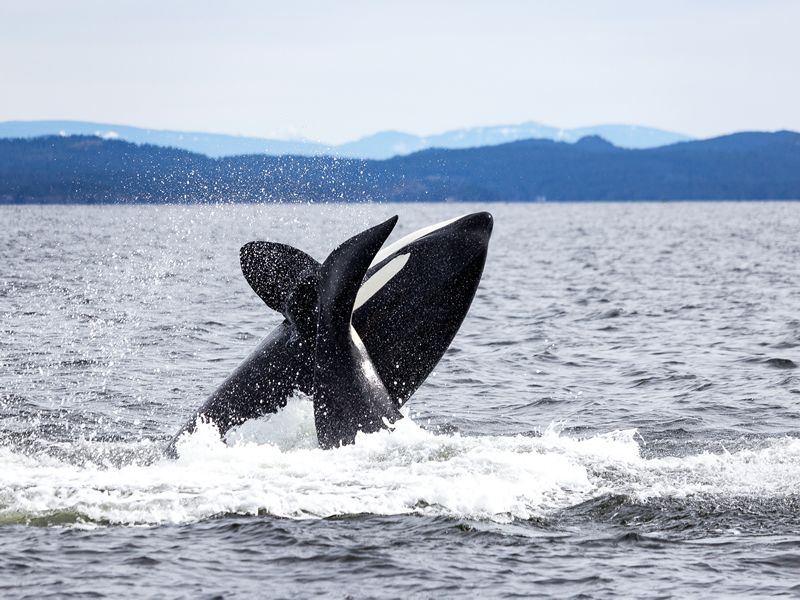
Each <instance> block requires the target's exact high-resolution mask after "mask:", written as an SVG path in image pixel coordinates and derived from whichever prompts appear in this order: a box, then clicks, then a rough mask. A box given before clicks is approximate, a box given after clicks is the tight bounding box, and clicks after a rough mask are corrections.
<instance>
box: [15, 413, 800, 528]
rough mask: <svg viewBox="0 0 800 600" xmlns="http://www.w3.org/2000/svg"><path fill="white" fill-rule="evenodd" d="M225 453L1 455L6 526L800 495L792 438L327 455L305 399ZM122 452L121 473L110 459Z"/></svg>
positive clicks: (490, 441) (463, 439) (87, 448)
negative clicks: (683, 445)
mask: <svg viewBox="0 0 800 600" xmlns="http://www.w3.org/2000/svg"><path fill="white" fill-rule="evenodd" d="M227 442H228V443H227V444H226V443H225V442H223V441H222V440H220V438H219V436H218V434H217V432H216V430H215V429H214V427H213V426H212V425H209V424H200V426H199V427H198V428H197V430H196V431H195V432H194V433H193V434H192V435H189V436H185V437H184V438H183V439H182V440H180V442H179V444H178V451H179V458H178V459H177V460H167V459H162V458H160V457H158V455H157V446H156V445H155V444H153V443H139V444H126V443H121V442H86V441H83V442H76V443H74V446H75V448H74V450H75V452H73V453H72V454H71V455H70V456H68V457H67V456H64V455H59V456H53V455H49V454H45V453H38V454H34V455H31V454H26V453H24V452H21V451H19V449H15V448H12V447H9V446H4V447H0V524H4V523H5V524H9V523H27V524H31V525H72V526H79V525H84V526H85V525H94V526H97V525H115V524H116V525H158V524H180V523H192V522H197V521H201V520H205V519H210V518H214V517H217V516H220V515H228V514H241V515H273V516H277V517H283V518H290V519H308V518H327V517H336V516H344V515H358V514H365V513H366V514H378V515H401V514H421V515H430V516H445V517H452V518H458V519H470V520H477V521H492V522H500V523H508V522H512V521H515V520H536V521H540V520H542V519H548V518H552V517H553V516H554V515H558V514H559V513H562V512H563V511H569V510H572V511H576V510H577V511H579V510H580V508H579V507H585V506H587V505H588V506H595V504H597V503H601V504H602V506H606V505H608V504H609V501H608V500H607V499H609V498H610V499H617V498H623V499H625V500H624V501H623V502H629V503H644V504H647V503H650V504H651V505H657V504H658V502H660V501H664V500H665V499H666V500H669V499H700V500H704V501H708V500H709V499H711V500H712V501H715V502H718V503H719V502H723V501H725V499H738V500H737V501H741V499H742V498H744V499H748V498H749V499H753V500H759V499H761V500H763V499H771V500H775V499H778V500H780V499H782V498H796V497H797V496H799V495H800V440H798V439H796V438H791V437H785V438H771V439H768V440H762V442H761V444H760V445H759V447H757V448H750V449H741V450H738V451H736V452H733V453H731V452H728V451H726V450H725V449H724V448H723V449H721V450H720V451H719V452H703V453H700V454H694V455H689V456H682V457H669V456H668V457H658V458H645V457H643V456H642V453H641V444H642V440H641V437H640V436H639V434H638V432H637V431H636V430H635V429H629V430H619V431H612V432H609V433H606V434H603V435H596V436H593V437H587V438H578V437H570V436H568V435H565V434H564V433H563V431H562V430H561V429H560V427H558V426H555V425H554V426H551V427H549V428H548V429H547V430H546V431H544V432H542V434H541V435H539V436H523V435H519V436H462V435H460V434H458V433H448V434H443V433H434V432H431V431H426V430H424V429H422V428H421V427H419V426H418V425H417V424H416V423H414V422H413V421H412V420H411V419H409V418H406V419H403V420H401V421H399V422H398V423H397V427H396V429H395V431H393V432H379V433H374V434H370V435H359V436H358V438H357V440H356V444H355V445H352V446H347V447H343V448H338V449H334V450H327V451H323V450H320V449H319V448H317V445H316V436H315V432H314V423H313V410H312V407H311V403H310V402H308V401H307V400H306V399H303V398H295V399H293V400H292V401H290V402H289V404H288V405H287V407H286V408H285V409H284V410H283V411H281V412H280V413H278V414H277V415H273V416H272V417H268V418H265V419H261V420H258V421H253V422H250V423H247V424H245V425H244V426H242V427H240V428H238V429H236V430H233V431H232V432H230V433H229V435H228V439H227ZM120 455H122V456H126V457H127V460H126V462H124V463H123V464H120V463H119V461H115V460H111V459H108V458H104V457H108V456H120ZM614 502H616V501H612V502H611V504H614ZM792 505H794V502H792ZM576 507H577V508H576ZM593 510H598V509H597V508H596V507H595V508H594V509H593ZM615 510H616V509H615ZM601 512H602V511H601ZM603 514H605V513H603ZM606 516H608V515H607V514H606Z"/></svg>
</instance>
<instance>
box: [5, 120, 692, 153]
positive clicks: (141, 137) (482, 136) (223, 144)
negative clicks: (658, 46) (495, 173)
mask: <svg viewBox="0 0 800 600" xmlns="http://www.w3.org/2000/svg"><path fill="white" fill-rule="evenodd" d="M47 135H64V136H70V135H91V136H97V137H101V138H105V139H119V140H124V141H127V142H134V143H136V144H153V145H154V146H163V147H168V148H181V149H183V150H188V151H190V152H196V153H198V154H204V155H206V156H210V157H212V158H219V157H223V156H236V155H240V154H269V155H272V156H285V155H290V154H291V155H296V156H322V155H329V156H337V157H341V158H362V159H376V160H380V159H385V158H391V157H392V156H401V155H406V154H411V153H413V152H418V151H420V150H425V149H428V148H450V149H455V148H474V147H479V146H494V145H498V144H505V143H508V142H515V141H518V140H524V139H533V138H537V139H550V140H557V141H564V142H576V141H578V140H579V139H580V138H582V137H585V136H587V135H599V136H601V137H602V138H604V139H605V140H607V141H609V142H611V143H612V144H614V145H616V146H619V147H622V148H653V147H657V146H664V145H667V144H673V143H675V142H681V141H687V140H689V139H690V138H689V137H687V136H685V135H681V134H679V133H673V132H671V131H664V130H661V129H654V128H651V127H640V126H636V125H598V126H596V127H580V128H577V129H559V128H556V127H550V126H548V125H541V124H539V123H533V122H529V123H522V124H519V125H497V126H493V127H471V128H465V129H456V130H453V131H447V132H445V133H440V134H437V135H431V136H418V135H413V134H410V133H403V132H400V131H383V132H380V133H375V134H373V135H369V136H366V137H363V138H360V139H358V140H355V141H352V142H347V143H344V144H340V145H327V144H322V143H318V142H313V141H309V140H276V139H266V138H256V137H246V136H235V135H225V134H219V133H199V132H186V131H169V130H160V129H144V128H140V127H130V126H128V125H114V124H110V123H92V122H84V121H4V122H0V138H32V137H40V136H47Z"/></svg>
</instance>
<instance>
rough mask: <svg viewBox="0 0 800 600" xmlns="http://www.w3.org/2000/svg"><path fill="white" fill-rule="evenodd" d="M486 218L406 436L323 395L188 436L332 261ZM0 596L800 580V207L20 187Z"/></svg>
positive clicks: (595, 594)
mask: <svg viewBox="0 0 800 600" xmlns="http://www.w3.org/2000/svg"><path fill="white" fill-rule="evenodd" d="M484 209H487V210H490V211H491V212H492V213H493V215H494V217H495V228H494V234H493V237H492V242H491V245H490V249H489V258H488V260H487V264H486V270H485V273H484V279H483V282H482V284H481V287H480V289H479V290H478V293H477V295H476V298H475V301H474V303H473V306H472V309H471V311H470V313H469V315H468V316H467V319H466V320H465V322H464V325H463V327H462V330H461V331H460V333H459V335H458V336H457V337H456V339H455V341H454V343H453V345H452V347H451V348H450V350H449V351H448V353H447V355H446V356H445V357H444V359H443V360H442V362H441V363H440V365H439V366H438V367H437V369H436V371H435V373H434V374H433V375H432V376H431V377H430V378H429V380H428V381H427V382H426V383H425V384H424V385H423V386H422V387H421V388H420V389H419V391H418V392H417V393H416V394H415V396H414V397H412V399H411V400H410V401H409V403H408V405H407V407H408V410H409V415H408V418H407V419H404V420H402V421H401V422H400V423H399V425H398V427H397V429H396V431H394V432H392V433H388V432H381V433H377V434H373V435H367V436H360V437H359V438H358V440H357V443H356V444H355V445H353V446H349V447H345V448H341V449H336V450H330V451H322V450H320V449H318V448H317V447H316V440H315V432H314V426H313V415H312V411H311V406H310V402H309V400H308V399H307V398H304V397H302V396H301V395H298V396H297V397H295V398H293V399H292V400H291V402H290V403H289V404H288V405H287V407H286V409H284V410H283V411H282V412H281V413H279V414H277V415H274V416H272V417H270V418H265V419H261V420H259V421H256V422H251V423H247V424H245V425H244V426H242V427H240V428H239V429H238V430H235V431H233V432H231V433H230V434H229V436H228V439H227V444H226V443H223V442H222V441H221V440H220V439H219V436H218V435H217V434H216V432H215V431H214V430H213V429H212V428H210V427H209V426H203V427H201V428H200V429H199V430H198V431H197V432H196V433H195V434H194V435H193V436H191V437H190V438H188V439H185V440H183V441H182V443H181V445H180V457H179V458H178V459H177V460H167V459H164V458H162V456H161V448H162V447H163V445H164V444H165V443H166V441H167V440H168V439H169V438H170V437H171V436H172V435H173V434H174V432H175V431H176V430H177V429H178V428H179V427H180V426H181V425H182V424H183V422H184V421H185V419H186V418H187V417H188V416H189V415H190V413H191V412H192V411H193V410H194V409H195V408H197V407H198V406H199V405H200V404H201V403H202V402H203V399H204V398H205V396H206V395H207V394H208V393H209V392H211V391H212V390H213V389H214V388H215V387H216V386H217V385H218V384H219V383H220V382H221V381H222V380H223V379H224V378H225V377H226V375H227V374H228V373H229V372H230V371H231V370H232V369H233V368H234V367H235V366H236V365H237V364H238V362H239V361H240V360H241V359H242V358H243V357H244V356H245V355H246V354H247V353H248V352H249V351H250V350H251V349H252V348H253V347H254V346H255V345H256V344H257V343H258V341H259V340H260V339H261V338H262V337H263V336H265V335H266V334H267V333H268V332H269V331H270V330H271V328H272V327H274V326H275V325H276V324H277V323H278V322H279V317H278V315H277V314H275V313H272V312H271V311H270V310H269V309H268V308H266V307H265V306H264V305H263V303H261V301H260V300H259V299H258V298H257V297H256V296H255V294H254V293H253V292H252V291H250V289H249V288H248V286H247V284H246V282H245V281H244V278H243V277H242V276H241V274H240V272H239V267H238V248H239V246H241V245H242V244H244V243H245V242H247V241H250V240H253V239H267V240H273V241H281V242H285V243H290V244H292V245H295V246H297V247H300V248H302V249H304V250H306V251H308V252H310V253H311V254H312V255H313V256H315V257H316V258H318V259H322V258H324V257H325V255H326V254H327V253H328V252H329V251H330V250H331V249H332V248H333V247H334V246H335V245H336V244H337V243H338V242H340V241H342V240H344V239H345V238H346V237H348V236H349V235H351V234H354V233H356V232H357V231H360V230H361V229H364V228H366V227H367V226H369V225H370V224H374V223H377V222H378V221H380V220H382V219H384V218H386V217H388V216H390V215H391V214H395V213H397V214H399V215H400V222H399V224H398V228H397V230H396V232H395V233H394V234H393V238H392V239H396V238H397V237H399V236H401V235H403V234H404V233H407V232H410V231H412V230H414V229H416V228H419V227H421V226H424V225H427V224H430V223H434V222H437V221H441V220H444V219H446V218H451V217H454V216H458V215H460V214H463V213H467V212H472V211H476V210H484ZM0 221H1V222H2V226H1V227H0V265H2V270H0V596H6V597H14V598H24V597H26V598H48V597H53V598H69V597H72V598H90V597H94V598H105V597H108V598H123V597H134V598H142V597H159V598H251V597H275V598H289V597H301V598H305V597H331V598H397V597H415V598H460V597H464V598H466V597H477V596H484V597H524V598H532V597H574V598H619V597H631V598H633V597H635V598H671V597H676V598H685V597H695V598H729V597H767V596H774V597H779V596H785V597H797V596H800V575H798V574H799V573H800V433H799V432H800V370H798V365H800V283H799V282H800V204H792V203H730V204H728V203H708V204H704V203H675V204H658V203H641V204H637V203H634V204H533V205H491V206H488V207H487V206H482V205H463V204H439V205H429V204H413V205H410V204H409V205H402V204H401V205H358V206H316V205H310V206H309V205H254V206H242V205H236V206H227V205H224V206H202V207H184V206H131V207H127V206H126V207H112V206H106V207H90V206H37V207H8V206H6V207H0Z"/></svg>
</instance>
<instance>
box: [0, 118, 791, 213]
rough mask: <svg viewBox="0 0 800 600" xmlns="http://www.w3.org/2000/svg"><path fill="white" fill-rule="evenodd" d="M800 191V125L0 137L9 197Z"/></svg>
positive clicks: (1, 184)
mask: <svg viewBox="0 0 800 600" xmlns="http://www.w3.org/2000/svg"><path fill="white" fill-rule="evenodd" d="M759 199H786V200H796V199H800V134H798V133H795V132H791V131H779V132H774V133H764V132H744V133H737V134H732V135H727V136H722V137H718V138H712V139H708V140H700V141H690V142H680V143H677V144H672V145H669V146H662V147H658V148H649V149H637V150H632V149H625V148H619V147H617V146H614V145H613V144H610V143H609V142H607V141H606V140H604V139H603V138H601V137H599V136H589V137H585V138H582V139H581V140H579V141H578V142H576V143H566V142H556V141H552V140H542V139H531V140H522V141H517V142H511V143H507V144H501V145H496V146H484V147H478V148H467V149H455V150H448V149H429V150H424V151H421V152H416V153H413V154H410V155H407V156H397V157H394V158H390V159H386V160H357V159H341V158H335V157H329V156H320V157H303V156H267V155H243V156H234V157H226V158H209V157H207V156H204V155H202V154H195V153H191V152H187V151H185V150H180V149H176V148H162V147H158V146H153V145H137V144H132V143H130V142H124V141H121V140H108V139H102V138H99V137H88V136H73V137H64V136H51V137H40V138H33V139H6V140H0V202H4V203H37V202H111V203H113V202H154V203H156V202H270V201H339V202H358V201H449V200H474V201H534V200H759Z"/></svg>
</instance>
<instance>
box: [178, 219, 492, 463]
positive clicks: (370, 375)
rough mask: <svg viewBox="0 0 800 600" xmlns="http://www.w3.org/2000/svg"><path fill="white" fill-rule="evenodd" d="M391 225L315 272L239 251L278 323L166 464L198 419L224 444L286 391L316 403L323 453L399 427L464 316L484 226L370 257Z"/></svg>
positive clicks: (269, 246) (468, 223)
mask: <svg viewBox="0 0 800 600" xmlns="http://www.w3.org/2000/svg"><path fill="white" fill-rule="evenodd" d="M395 222H396V217H393V218H392V219H390V220H389V221H387V222H385V223H382V224H381V225H378V226H376V227H373V228H371V229H369V230H367V231H365V232H362V233H361V234H358V235H357V236H355V237H353V238H351V239H350V240H348V241H347V242H345V243H344V244H342V245H341V246H340V247H339V248H337V249H336V250H334V252H333V253H332V254H331V255H330V256H329V257H328V259H327V260H326V261H325V263H324V264H323V265H320V264H319V263H317V262H316V261H315V260H314V259H313V258H311V257H309V256H308V255H306V254H305V253H303V252H301V251H300V250H297V249H295V248H292V247H291V246H285V245H283V244H274V243H270V242H250V243H249V244H246V245H245V246H243V247H242V250H241V253H240V254H241V256H240V258H241V263H242V271H243V273H244V275H245V278H246V279H247V281H248V283H249V284H250V286H251V287H252V288H253V290H254V291H256V293H257V294H258V295H259V296H260V297H261V298H262V300H264V302H265V303H266V304H267V305H268V306H270V307H271V308H273V309H275V310H278V311H279V312H281V313H282V314H283V315H284V316H285V320H284V321H283V322H282V323H281V324H280V325H278V327H277V328H276V329H275V330H274V331H273V332H272V333H271V334H270V335H269V336H268V337H267V338H266V339H265V340H263V341H262V342H261V344H259V346H258V347H257V348H256V350H255V351H254V352H252V353H251V354H250V355H249V356H248V357H247V358H246V359H245V360H244V362H242V364H241V365H240V366H239V367H238V368H237V369H236V370H235V371H234V372H233V373H232V374H231V375H230V376H229V377H228V378H227V379H226V380H225V381H224V382H223V383H222V385H221V386H220V387H219V388H218V389H217V390H216V391H215V392H214V393H213V394H212V395H211V396H210V397H209V398H208V399H207V400H206V402H205V404H204V405H203V406H202V407H201V408H200V409H199V410H198V411H197V412H196V413H195V414H194V415H193V417H192V418H191V420H190V421H189V422H188V423H186V425H185V426H184V427H183V428H182V429H181V430H180V431H179V432H178V433H177V434H176V435H175V437H174V438H173V439H172V441H171V442H170V444H169V445H168V447H167V454H169V455H171V456H174V455H175V442H176V441H177V439H178V437H179V436H180V435H181V434H182V433H184V432H187V431H192V430H193V429H194V427H195V424H196V421H197V418H198V417H201V418H203V419H206V420H209V421H211V422H212V423H214V424H215V425H216V426H217V428H218V429H219V431H220V434H222V435H224V434H225V433H226V432H227V431H228V430H229V429H230V428H232V427H234V426H236V425H240V424H241V423H243V422H245V421H247V420H248V419H252V418H256V417H260V416H263V415H266V414H269V413H274V412H276V411H278V410H279V409H280V408H282V407H283V406H285V405H286V402H287V399H288V398H289V396H290V395H291V394H292V393H293V392H294V391H296V390H300V391H302V392H303V393H305V394H307V395H309V396H312V398H313V399H314V416H315V423H316V426H317V437H318V439H319V442H320V445H321V446H322V447H325V448H329V447H332V446H337V445H340V444H348V443H352V442H353V440H354V438H355V435H356V433H357V432H358V431H364V432H371V431H376V430H378V429H381V428H383V427H385V426H387V425H388V424H391V423H393V422H394V421H396V420H397V419H399V418H400V413H399V409H400V408H401V407H402V405H403V404H404V403H405V402H406V401H407V400H408V398H409V397H410V396H411V395H412V394H413V393H414V392H415V391H416V389H417V388H418V387H419V386H420V385H421V384H422V382H423V381H424V380H425V379H426V378H427V376H428V375H429V374H430V372H431V371H432V370H433V368H434V367H435V366H436V364H437V363H438V362H439V360H440V359H441V357H442V355H443V354H444V352H445V351H446V350H447V347H448V346H449V345H450V342H451V341H452V340H453V337H454V336H455V334H456V332H457V331H458V328H459V327H460V325H461V322H462V321H463V319H464V316H465V315H466V312H467V310H468V309H469V305H470V303H471V302H472V298H473V296H474V294H475V291H476V289H477V287H478V283H479V281H480V278H481V274H482V272H483V266H484V262H485V260H486V252H487V249H488V243H489V238H490V236H491V231H492V218H491V215H489V213H475V214H472V215H468V216H466V217H462V218H460V219H456V220H454V221H452V222H450V223H448V224H446V225H443V226H441V227H438V228H437V229H435V230H433V231H431V232H427V233H426V232H425V230H421V231H422V232H423V233H424V235H420V236H419V237H418V239H414V240H411V241H410V242H408V243H402V244H401V242H403V240H401V242H396V243H395V244H391V245H390V246H389V247H388V248H387V249H384V250H382V251H381V252H378V249H379V248H380V246H381V245H382V244H383V242H384V241H385V239H386V237H387V236H388V235H389V233H390V232H391V230H392V228H393V227H394V224H395ZM412 235H413V234H412ZM397 244H400V246H398V247H395V246H396V245H397ZM376 252H378V256H377V257H376V258H375V259H374V260H373V256H374V255H375V253H376ZM371 261H372V263H374V264H372V265H370V262H371ZM393 261H395V263H394V264H400V263H403V264H402V268H400V269H399V271H398V272H397V273H395V274H394V275H393V276H392V277H391V278H390V279H389V280H388V282H386V283H383V284H382V285H380V286H376V287H377V291H375V290H373V293H372V295H371V296H370V297H369V298H368V299H367V300H366V301H363V300H362V301H361V304H358V303H357V304H355V307H354V302H357V300H356V295H357V293H358V292H359V288H360V287H363V288H365V289H366V288H367V287H369V286H368V282H369V281H370V279H371V278H372V277H373V276H377V277H376V281H378V280H381V281H382V279H381V277H382V275H383V274H385V273H386V270H384V271H383V273H382V270H383V269H384V268H386V269H387V270H388V269H390V268H391V265H390V263H393ZM403 261H404V262H403ZM387 265H389V267H387ZM365 271H366V275H365V274H364V273H365ZM362 281H363V283H362ZM362 291H363V290H362ZM353 308H354V310H353ZM351 321H352V327H353V330H354V331H355V332H356V335H355V336H351V335H350V322H351ZM345 324H346V325H347V326H345Z"/></svg>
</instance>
